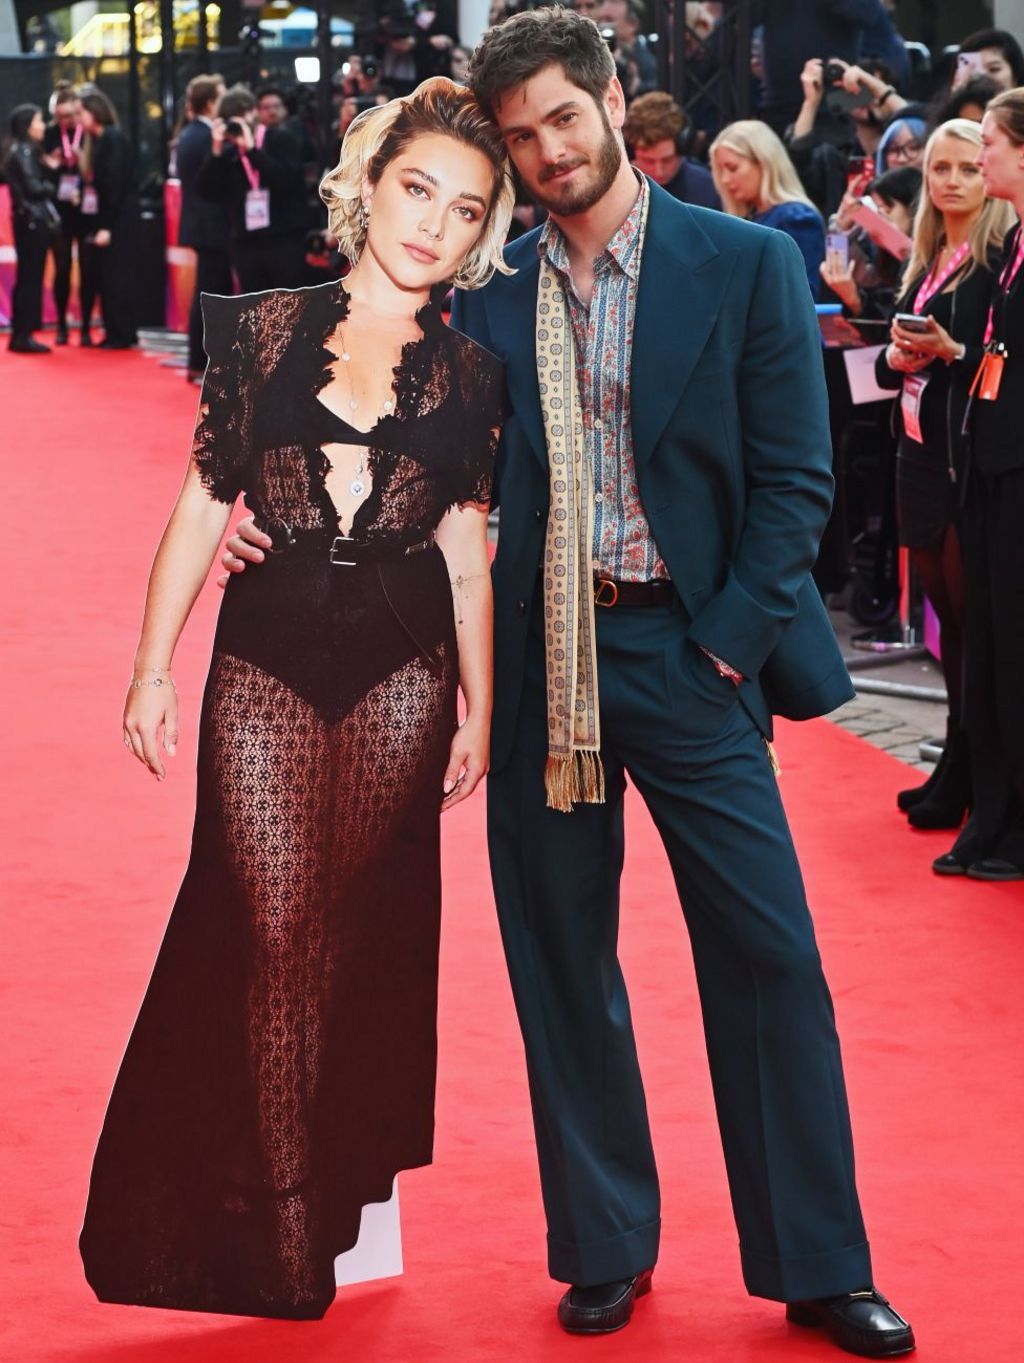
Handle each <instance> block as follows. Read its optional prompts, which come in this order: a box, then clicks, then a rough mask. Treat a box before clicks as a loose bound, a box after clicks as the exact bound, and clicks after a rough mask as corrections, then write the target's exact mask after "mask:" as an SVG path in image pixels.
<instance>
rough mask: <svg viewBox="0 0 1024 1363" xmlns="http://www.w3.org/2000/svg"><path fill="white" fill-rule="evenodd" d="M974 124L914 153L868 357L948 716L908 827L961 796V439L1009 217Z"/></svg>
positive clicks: (946, 815) (904, 795)
mask: <svg viewBox="0 0 1024 1363" xmlns="http://www.w3.org/2000/svg"><path fill="white" fill-rule="evenodd" d="M980 147H981V130H980V128H979V127H978V125H977V124H976V123H972V122H971V121H970V120H969V119H954V120H953V121H952V122H950V123H945V124H943V125H942V127H940V128H937V129H936V131H935V132H934V133H932V135H931V137H930V138H929V139H928V144H927V146H926V148H925V153H924V192H923V194H922V196H921V202H920V205H919V207H918V210H917V215H916V218H915V221H914V234H913V241H914V247H913V253H912V255H911V257H910V259H909V261H908V262H907V267H906V271H905V274H904V282H905V287H904V289H903V292H902V294H901V296H900V298H899V301H898V302H897V304H896V314H895V319H894V321H893V324H892V340H891V342H890V344H889V345H888V346H887V347H886V349H885V350H884V351H883V352H882V353H881V354H880V355H879V357H878V362H877V368H876V376H877V379H878V383H879V385H880V386H881V387H883V388H891V389H899V390H900V400H899V421H900V442H899V449H898V454H897V460H896V508H897V518H898V521H899V533H900V543H901V544H903V545H905V546H906V547H907V548H908V549H909V550H910V558H911V562H912V564H913V567H914V569H915V571H916V573H917V576H918V580H919V581H920V583H921V586H922V587H923V589H924V592H925V594H926V596H927V597H928V599H929V601H931V603H932V605H933V607H934V608H935V613H936V614H937V616H938V617H939V623H940V625H941V627H942V670H943V675H944V677H945V682H946V691H947V694H948V696H949V721H948V726H947V732H946V744H945V747H944V749H943V754H942V759H941V761H940V762H939V763H938V765H937V766H936V769H935V771H934V772H933V773H932V775H931V776H930V777H929V779H928V780H927V781H926V782H925V783H924V785H923V786H919V787H917V788H915V789H912V790H905V791H901V792H900V795H899V797H898V803H899V807H900V808H901V809H902V810H904V811H905V812H906V813H907V818H908V820H909V822H910V823H911V825H913V827H915V828H959V826H960V825H961V823H962V822H963V818H964V814H965V812H966V810H967V808H968V806H969V805H970V802H971V780H970V762H969V758H968V752H967V738H966V735H965V733H964V727H963V720H964V644H963V631H964V617H965V596H964V562H963V551H962V546H961V526H960V506H961V501H962V491H963V485H964V474H965V463H966V450H965V442H964V439H963V436H962V434H961V432H962V428H963V421H964V413H965V410H966V407H967V400H968V391H969V388H970V384H971V380H972V378H973V377H974V374H975V372H976V371H977V368H978V365H979V363H980V361H981V354H982V341H983V337H984V333H985V323H986V318H987V316H988V309H989V303H990V300H991V296H992V286H993V281H994V271H995V268H996V265H997V262H998V258H999V252H1000V250H1001V246H1002V242H1003V238H1004V237H1005V235H1006V232H1007V229H1008V227H1009V222H1010V216H1011V215H1010V210H1009V207H1008V205H1006V204H1005V203H1003V202H1001V201H1000V200H999V199H995V198H989V197H987V196H986V193H985V185H984V182H983V181H982V178H981V174H980V171H979V170H978V166H977V157H978V151H979V149H980Z"/></svg>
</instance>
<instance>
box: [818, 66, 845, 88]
mask: <svg viewBox="0 0 1024 1363" xmlns="http://www.w3.org/2000/svg"><path fill="white" fill-rule="evenodd" d="M822 67H823V68H824V73H825V84H826V85H842V83H843V75H844V74H845V68H844V67H843V66H842V65H841V63H840V62H827V61H823V62H822Z"/></svg>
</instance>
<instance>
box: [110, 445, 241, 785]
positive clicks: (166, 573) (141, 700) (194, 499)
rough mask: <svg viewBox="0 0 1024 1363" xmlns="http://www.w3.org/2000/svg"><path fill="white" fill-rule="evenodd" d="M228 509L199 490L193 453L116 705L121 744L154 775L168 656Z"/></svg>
mask: <svg viewBox="0 0 1024 1363" xmlns="http://www.w3.org/2000/svg"><path fill="white" fill-rule="evenodd" d="M230 515H231V506H230V505H229V504H226V503H224V502H222V501H215V500H214V499H213V498H212V497H211V496H210V494H209V493H208V492H207V490H206V488H205V487H204V486H203V484H202V482H201V480H200V476H199V471H198V468H197V467H196V464H195V461H194V460H193V461H192V462H191V463H190V464H189V469H188V473H187V474H186V475H185V482H184V484H183V486H182V489H181V492H180V493H179V494H178V500H177V501H176V502H175V504H174V510H173V511H172V512H171V518H170V520H169V521H168V522H167V528H166V530H165V531H164V533H163V537H162V538H161V540H160V545H159V547H158V549H157V551H156V558H155V559H154V560H153V567H152V570H151V571H150V575H149V589H148V591H147V593H146V610H145V615H144V617H143V621H142V635H141V638H140V639H139V646H138V649H137V650H136V653H135V668H134V672H133V675H132V686H131V687H130V689H129V691H128V699H127V701H126V702H125V707H124V739H125V743H126V744H127V746H128V747H130V748H131V750H132V751H133V752H134V754H135V756H136V757H137V758H138V759H139V761H140V762H143V763H145V765H146V766H147V767H148V768H149V770H150V771H151V772H152V773H153V775H154V776H155V777H156V778H157V780H158V781H162V780H163V779H164V776H165V772H164V767H163V763H162V762H161V760H160V749H159V734H160V730H161V729H163V747H164V750H165V751H166V752H167V753H168V754H169V756H171V757H173V756H174V749H175V744H176V743H177V740H178V701H177V694H176V692H175V689H174V683H173V681H172V680H171V672H170V668H171V660H172V659H173V657H174V649H175V647H176V645H177V642H178V637H179V635H180V634H181V631H182V629H183V628H184V626H185V621H186V620H187V619H188V617H189V612H190V611H191V610H192V606H193V604H194V603H195V599H196V597H197V596H198V595H199V590H200V588H201V587H202V585H203V583H204V582H205V580H206V576H207V574H208V573H209V571H210V566H211V564H212V563H213V560H214V556H215V554H216V552H217V547H218V545H219V544H220V541H221V538H222V536H223V534H224V531H225V529H226V527H227V523H228V517H229V516H230ZM135 682H141V683H142V685H141V686H136V685H135ZM157 683H159V684H157Z"/></svg>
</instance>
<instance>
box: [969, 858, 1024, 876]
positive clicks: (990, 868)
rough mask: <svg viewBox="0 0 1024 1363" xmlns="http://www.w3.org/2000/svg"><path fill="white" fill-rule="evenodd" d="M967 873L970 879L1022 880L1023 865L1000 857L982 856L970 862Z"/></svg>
mask: <svg viewBox="0 0 1024 1363" xmlns="http://www.w3.org/2000/svg"><path fill="white" fill-rule="evenodd" d="M967 874H968V875H969V876H970V878H971V879H972V880H1024V867H1020V866H1018V865H1017V863H1016V862H1013V861H1004V860H1003V858H1002V857H983V858H982V860H981V861H972V862H971V864H970V866H968V868H967Z"/></svg>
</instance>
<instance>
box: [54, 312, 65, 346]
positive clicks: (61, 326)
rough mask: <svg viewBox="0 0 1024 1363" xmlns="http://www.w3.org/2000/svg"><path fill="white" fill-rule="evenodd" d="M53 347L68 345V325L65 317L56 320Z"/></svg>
mask: <svg viewBox="0 0 1024 1363" xmlns="http://www.w3.org/2000/svg"><path fill="white" fill-rule="evenodd" d="M53 343H54V345H67V343H68V323H67V318H66V317H60V318H58V319H57V334H56V336H55V337H54V338H53Z"/></svg>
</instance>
